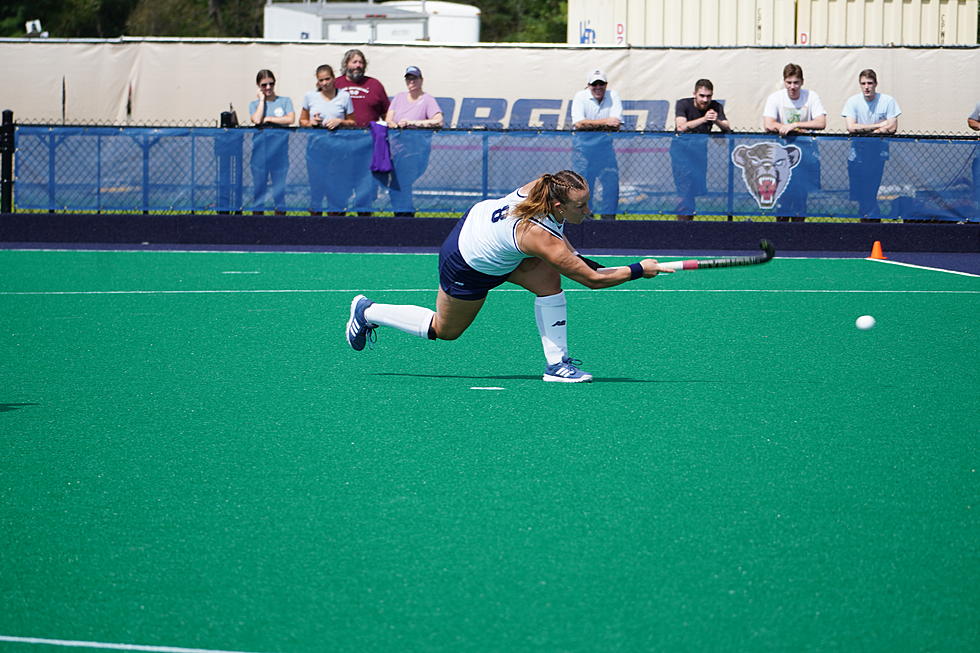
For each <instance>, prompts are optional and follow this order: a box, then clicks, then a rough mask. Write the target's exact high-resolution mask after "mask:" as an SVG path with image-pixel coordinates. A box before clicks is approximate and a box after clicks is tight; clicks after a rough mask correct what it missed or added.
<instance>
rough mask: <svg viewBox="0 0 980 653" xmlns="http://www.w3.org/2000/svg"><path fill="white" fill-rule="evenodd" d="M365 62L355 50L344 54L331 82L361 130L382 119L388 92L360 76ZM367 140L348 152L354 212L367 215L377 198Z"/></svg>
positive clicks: (364, 67)
mask: <svg viewBox="0 0 980 653" xmlns="http://www.w3.org/2000/svg"><path fill="white" fill-rule="evenodd" d="M366 70H367V59H366V58H365V57H364V53H363V52H361V51H360V50H357V49H352V50H348V51H347V52H345V53H344V59H343V61H342V63H341V64H340V77H338V78H337V79H336V81H334V86H336V87H337V88H345V89H347V92H348V93H350V98H351V101H352V102H353V103H354V122H356V123H357V126H358V127H361V128H365V127H367V126H368V125H369V124H371V123H372V122H374V121H375V120H383V119H384V117H385V115H387V113H388V104H389V102H388V93H387V92H386V91H385V87H384V85H383V84H382V83H381V82H379V81H378V80H377V79H375V78H373V77H368V76H367V75H365V74H364V72H365V71H366ZM371 151H372V145H371V141H370V140H367V141H365V145H364V146H363V147H357V148H355V150H354V151H353V152H352V153H351V163H350V169H351V174H352V175H353V179H352V183H353V185H354V210H355V211H357V214H358V215H371V211H372V210H373V206H372V205H373V204H374V200H375V198H376V197H377V194H378V191H377V182H376V181H375V180H374V176H373V175H372V174H371Z"/></svg>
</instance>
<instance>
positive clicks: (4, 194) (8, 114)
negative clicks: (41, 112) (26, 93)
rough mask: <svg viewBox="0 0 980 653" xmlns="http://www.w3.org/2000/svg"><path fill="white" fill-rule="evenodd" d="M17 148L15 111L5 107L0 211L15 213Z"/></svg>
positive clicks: (0, 153)
mask: <svg viewBox="0 0 980 653" xmlns="http://www.w3.org/2000/svg"><path fill="white" fill-rule="evenodd" d="M15 149H16V147H15V143H14V112H13V111H11V110H10V109H4V111H3V124H2V126H0V213H13V208H14V150H15Z"/></svg>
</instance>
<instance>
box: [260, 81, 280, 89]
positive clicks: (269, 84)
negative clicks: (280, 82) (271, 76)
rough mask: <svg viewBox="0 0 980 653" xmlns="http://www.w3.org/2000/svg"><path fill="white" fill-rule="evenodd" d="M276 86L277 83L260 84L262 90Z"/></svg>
mask: <svg viewBox="0 0 980 653" xmlns="http://www.w3.org/2000/svg"><path fill="white" fill-rule="evenodd" d="M275 85H276V83H275V82H262V83H261V84H259V86H261V87H262V88H268V87H270V86H275Z"/></svg>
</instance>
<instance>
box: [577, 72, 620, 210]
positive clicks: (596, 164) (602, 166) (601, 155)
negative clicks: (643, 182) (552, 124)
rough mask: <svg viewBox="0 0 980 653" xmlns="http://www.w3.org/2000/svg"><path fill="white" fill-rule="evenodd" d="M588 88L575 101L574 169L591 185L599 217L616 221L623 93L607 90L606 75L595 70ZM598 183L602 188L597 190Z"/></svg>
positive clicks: (589, 79) (587, 81)
mask: <svg viewBox="0 0 980 653" xmlns="http://www.w3.org/2000/svg"><path fill="white" fill-rule="evenodd" d="M585 82H586V88H585V89H583V90H581V91H579V92H578V93H576V94H575V97H573V98H572V108H571V113H572V128H573V129H575V133H574V134H572V167H573V168H574V169H575V172H577V173H579V174H580V175H582V176H583V177H584V178H585V180H586V181H587V182H588V183H589V189H590V190H591V192H592V198H593V199H594V202H593V206H594V209H593V210H594V212H595V213H596V214H597V217H599V218H601V219H606V220H615V219H616V213H618V212H619V164H618V163H617V162H616V152H615V150H614V149H613V136H612V134H610V133H608V132H611V131H618V130H619V128H620V127H621V126H622V124H623V102H622V100H620V99H619V93H617V92H616V91H610V90H607V89H606V86H607V81H606V74H605V73H604V72H602V71H601V70H593V71H592V72H590V73H589V74H588V76H587V77H586V80H585ZM596 181H598V182H599V183H598V188H597V187H596V186H597V185H596Z"/></svg>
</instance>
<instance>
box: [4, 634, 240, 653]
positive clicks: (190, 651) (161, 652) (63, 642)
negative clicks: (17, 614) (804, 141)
mask: <svg viewBox="0 0 980 653" xmlns="http://www.w3.org/2000/svg"><path fill="white" fill-rule="evenodd" d="M0 642H11V643H17V644H41V645H45V646H67V647H74V648H102V649H112V650H116V651H148V652H149V653H248V652H246V651H229V650H223V649H212V648H184V647H181V646H149V645H145V644H114V643H110V642H85V641H79V640H73V639H46V638H42V637H14V636H11V635H0Z"/></svg>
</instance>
